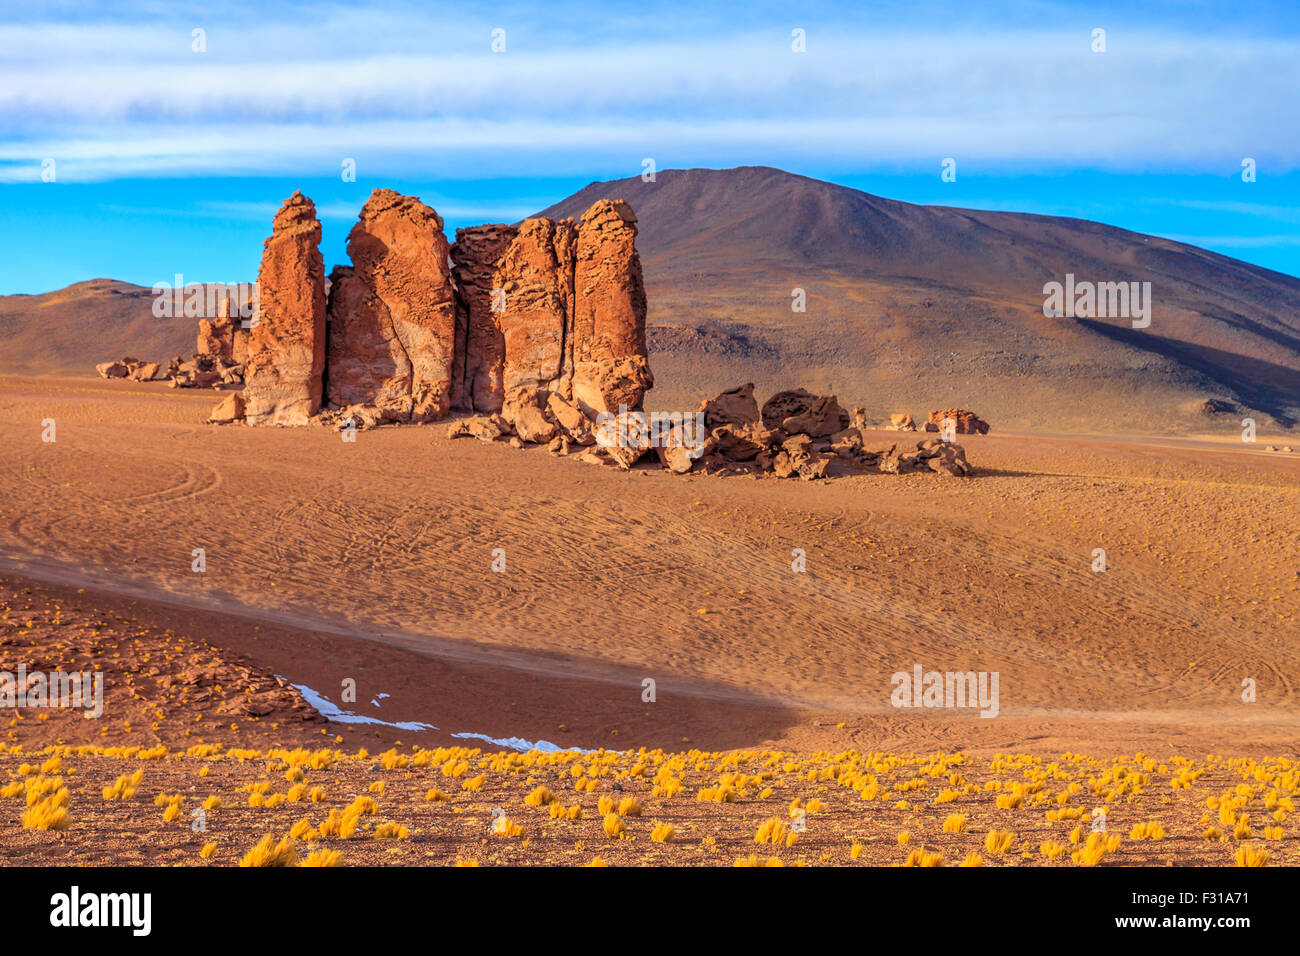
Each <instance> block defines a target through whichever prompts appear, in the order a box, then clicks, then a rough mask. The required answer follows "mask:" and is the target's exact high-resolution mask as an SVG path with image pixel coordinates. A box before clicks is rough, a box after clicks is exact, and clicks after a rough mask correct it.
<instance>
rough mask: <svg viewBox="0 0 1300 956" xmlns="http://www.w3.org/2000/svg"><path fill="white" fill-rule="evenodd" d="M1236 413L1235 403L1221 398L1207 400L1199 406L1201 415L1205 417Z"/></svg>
mask: <svg viewBox="0 0 1300 956" xmlns="http://www.w3.org/2000/svg"><path fill="white" fill-rule="evenodd" d="M1237 411H1238V409H1237V405H1236V403H1234V402H1230V401H1228V400H1227V399H1223V398H1207V399H1206V400H1205V401H1204V402H1203V403H1202V405H1201V414H1202V415H1207V416H1214V415H1232V414H1236V413H1237Z"/></svg>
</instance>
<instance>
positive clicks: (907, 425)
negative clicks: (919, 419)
mask: <svg viewBox="0 0 1300 956" xmlns="http://www.w3.org/2000/svg"><path fill="white" fill-rule="evenodd" d="M885 431H891V432H914V431H916V422H914V421H913V420H912V416H911V415H909V414H907V413H906V412H900V413H898V414H897V415H890V416H889V424H888V425H886V426H885Z"/></svg>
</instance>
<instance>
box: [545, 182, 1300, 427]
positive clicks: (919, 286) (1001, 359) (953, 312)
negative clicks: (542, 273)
mask: <svg viewBox="0 0 1300 956" xmlns="http://www.w3.org/2000/svg"><path fill="white" fill-rule="evenodd" d="M607 197H608V198H616V197H617V198H624V199H626V200H627V201H628V202H629V203H631V204H632V207H633V208H634V209H635V210H636V212H637V217H638V219H639V227H640V236H639V238H638V240H637V246H638V248H639V250H640V252H641V257H642V262H643V264H644V267H645V276H646V287H647V294H648V298H649V303H650V307H649V316H648V322H649V324H650V325H651V331H650V344H651V358H652V363H653V365H654V369H655V374H656V379H657V382H658V383H659V387H657V388H656V390H655V392H653V393H652V396H651V398H650V399H648V400H647V401H648V402H650V403H652V404H655V405H659V406H661V407H662V406H664V405H665V403H668V404H672V403H674V402H676V403H685V402H688V401H689V400H690V398H691V397H692V396H694V395H696V394H698V393H700V392H704V391H710V390H715V388H716V387H720V386H726V385H732V384H735V383H736V382H741V381H745V380H753V381H756V382H758V383H759V389H758V390H759V392H760V393H762V392H764V391H771V390H774V389H775V388H776V387H778V386H784V385H788V384H790V383H796V382H797V383H801V384H805V385H807V386H808V387H812V388H824V387H826V386H827V385H833V386H834V389H835V390H836V391H837V392H838V393H839V395H840V398H841V399H842V400H843V401H845V402H847V403H851V404H861V405H866V406H867V408H868V411H869V413H870V414H871V415H872V416H874V417H876V418H877V419H885V418H886V416H887V415H888V413H889V412H891V411H903V410H906V411H910V412H912V413H913V414H914V415H915V414H917V413H918V412H919V413H921V414H925V413H928V411H929V410H931V409H936V408H945V407H949V406H950V405H957V406H962V407H967V408H974V409H976V410H977V411H979V412H980V414H981V415H982V416H983V417H984V418H986V419H988V420H989V421H991V422H993V424H994V427H995V428H997V427H998V426H999V425H1001V426H1004V427H1008V426H1009V427H1035V428H1044V429H1060V430H1102V431H1108V430H1115V429H1118V430H1126V431H1127V430H1133V431H1143V432H1155V433H1159V432H1163V431H1167V430H1177V431H1205V430H1213V431H1222V430H1228V429H1234V428H1239V427H1240V426H1239V420H1240V418H1241V417H1242V416H1243V415H1246V414H1254V415H1255V416H1256V417H1257V418H1258V420H1259V423H1260V427H1269V426H1276V425H1284V426H1287V427H1290V426H1292V425H1294V424H1295V422H1296V421H1297V420H1300V280H1298V279H1295V278H1293V277H1291V276H1286V275H1283V274H1281V273H1277V272H1272V271H1270V270H1267V269H1262V268H1259V267H1256V266H1251V265H1248V264H1247V263H1244V262H1240V261H1238V260H1234V259H1230V258H1227V257H1225V256H1220V255H1217V254H1215V253H1212V252H1207V251H1205V250H1203V249H1198V248H1195V247H1193V246H1188V245H1183V244H1181V243H1176V242H1170V241H1167V240H1164V239H1158V238H1155V237H1151V236H1143V235H1140V234H1138V233H1133V232H1128V231H1126V230H1123V229H1116V228H1113V227H1111V226H1105V225H1101V224H1099V223H1094V222H1087V221H1084V220H1079V219H1066V218H1058V217H1048V216H1034V215H1026V214H1021V213H1003V212H979V211H971V210H964V209H953V208H946V207H938V206H917V205H913V204H910V203H904V202H896V201H893V200H889V199H882V198H880V197H877V196H872V195H869V194H867V193H864V192H860V191H858V190H855V189H849V188H846V187H843V186H837V185H834V184H832V183H826V182H821V181H818V180H815V179H809V178H807V177H803V176H797V175H793V174H791V173H786V172H783V171H781V170H777V169H770V168H764V167H743V168H739V169H730V170H709V169H692V170H668V171H663V172H660V173H659V174H658V176H657V179H656V181H655V182H653V183H647V182H642V180H641V179H640V178H639V177H634V178H631V179H622V180H615V181H613V182H607V183H593V184H591V185H590V186H587V187H586V188H585V189H583V190H581V191H580V192H578V193H576V194H574V195H573V196H571V197H569V198H568V199H566V200H564V201H563V202H561V203H558V204H557V205H555V206H552V207H550V208H549V209H546V210H543V211H542V213H540V215H545V216H576V215H579V214H580V213H581V211H582V210H583V209H585V208H587V206H588V205H590V204H591V203H592V202H594V201H596V200H597V199H600V198H607ZM1066 273H1073V274H1074V275H1075V276H1076V278H1077V279H1079V280H1088V281H1092V282H1121V281H1122V282H1132V281H1138V282H1150V283H1151V298H1152V301H1153V307H1152V313H1151V315H1152V318H1151V325H1150V327H1149V328H1146V329H1134V328H1132V325H1131V321H1130V320H1129V319H1123V318H1107V319H1102V318H1096V319H1083V318H1064V317H1058V318H1048V317H1045V316H1044V315H1043V303H1044V295H1043V286H1044V284H1045V283H1047V282H1050V281H1064V277H1065V275H1066ZM795 288H802V289H804V290H805V292H806V295H807V311H806V312H805V313H795V312H792V311H791V295H792V290H793V289H795ZM1209 399H1217V400H1219V401H1220V402H1222V403H1224V404H1222V405H1221V406H1219V407H1221V408H1224V409H1226V411H1223V412H1220V413H1218V414H1208V415H1207V413H1206V412H1204V411H1202V407H1203V406H1204V404H1205V402H1206V401H1207V400H1209ZM692 407H693V406H692Z"/></svg>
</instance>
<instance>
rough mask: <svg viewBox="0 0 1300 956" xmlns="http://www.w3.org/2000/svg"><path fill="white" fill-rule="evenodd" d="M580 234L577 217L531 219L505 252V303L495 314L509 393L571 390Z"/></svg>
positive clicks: (500, 275)
mask: <svg viewBox="0 0 1300 956" xmlns="http://www.w3.org/2000/svg"><path fill="white" fill-rule="evenodd" d="M576 239H577V231H576V229H575V227H574V225H573V220H571V219H563V220H561V221H559V222H554V221H552V220H550V219H525V220H524V221H523V223H522V224H521V225H520V227H519V233H518V235H516V236H515V237H514V238H513V239H512V240H511V241H510V244H509V246H507V247H506V249H505V251H504V252H503V253H502V255H501V259H500V262H499V263H498V265H497V269H496V272H495V274H494V279H495V282H494V288H497V289H500V290H501V299H500V303H501V306H502V307H501V309H500V310H499V311H495V312H492V313H491V315H492V317H493V318H494V320H495V322H496V326H497V328H498V329H499V330H500V332H501V340H502V348H503V353H504V354H503V360H502V370H501V377H502V388H503V391H504V396H509V395H510V393H511V392H514V391H516V390H517V389H521V388H534V389H535V388H543V389H550V388H551V387H555V388H557V389H558V390H559V391H560V392H561V393H566V392H568V391H569V374H570V371H569V370H570V365H569V358H568V356H569V347H570V345H571V337H570V328H571V323H572V320H571V315H572V308H573V251H574V245H575V242H576ZM504 396H503V397H504Z"/></svg>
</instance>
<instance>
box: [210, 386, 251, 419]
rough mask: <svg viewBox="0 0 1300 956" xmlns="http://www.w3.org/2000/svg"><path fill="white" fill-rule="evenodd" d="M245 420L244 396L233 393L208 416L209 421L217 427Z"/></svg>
mask: <svg viewBox="0 0 1300 956" xmlns="http://www.w3.org/2000/svg"><path fill="white" fill-rule="evenodd" d="M243 419H244V396H243V395H240V394H239V393H238V392H231V393H230V394H229V395H227V396H226V397H225V398H223V399H222V400H221V401H220V402H219V403H218V404H217V407H216V408H214V409H212V414H211V415H209V416H208V421H209V422H210V423H212V424H216V425H224V424H228V423H230V422H238V421H243Z"/></svg>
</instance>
